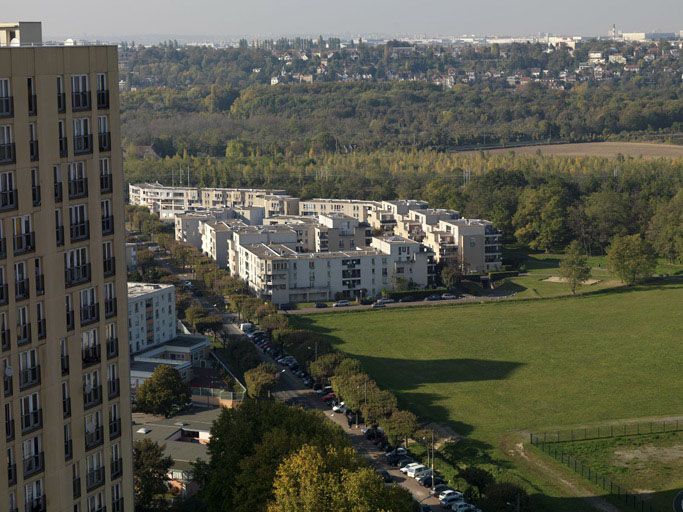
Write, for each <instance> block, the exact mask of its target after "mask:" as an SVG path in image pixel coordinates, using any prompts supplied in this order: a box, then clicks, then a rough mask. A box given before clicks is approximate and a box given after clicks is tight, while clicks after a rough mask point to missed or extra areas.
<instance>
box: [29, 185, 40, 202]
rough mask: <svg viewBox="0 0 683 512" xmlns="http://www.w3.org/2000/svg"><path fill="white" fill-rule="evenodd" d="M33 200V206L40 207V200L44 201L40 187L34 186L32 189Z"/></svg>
mask: <svg viewBox="0 0 683 512" xmlns="http://www.w3.org/2000/svg"><path fill="white" fill-rule="evenodd" d="M31 199H33V206H40V200H41V199H42V196H41V195H40V185H33V186H32V187H31Z"/></svg>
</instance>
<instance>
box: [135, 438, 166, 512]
mask: <svg viewBox="0 0 683 512" xmlns="http://www.w3.org/2000/svg"><path fill="white" fill-rule="evenodd" d="M172 465H173V459H172V458H171V457H169V456H166V455H164V446H163V445H159V444H158V443H155V442H154V441H152V440H150V439H140V440H137V441H135V442H134V443H133V490H134V493H135V496H134V498H135V510H136V512H154V511H157V510H159V511H160V510H164V509H165V508H166V505H167V504H166V501H165V499H164V495H165V494H166V493H167V492H168V486H167V482H168V472H169V470H170V469H171V466H172Z"/></svg>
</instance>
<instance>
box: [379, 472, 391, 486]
mask: <svg viewBox="0 0 683 512" xmlns="http://www.w3.org/2000/svg"><path fill="white" fill-rule="evenodd" d="M377 474H378V475H379V476H380V477H382V480H384V483H387V484H388V483H390V482H393V480H394V479H393V478H391V475H390V474H389V472H388V471H387V470H386V469H378V470H377Z"/></svg>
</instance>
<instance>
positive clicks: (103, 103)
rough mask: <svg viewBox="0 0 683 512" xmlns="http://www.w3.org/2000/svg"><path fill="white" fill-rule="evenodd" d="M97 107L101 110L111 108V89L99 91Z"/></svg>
mask: <svg viewBox="0 0 683 512" xmlns="http://www.w3.org/2000/svg"><path fill="white" fill-rule="evenodd" d="M97 108H98V109H100V110H104V109H108V108H109V89H104V90H101V91H97Z"/></svg>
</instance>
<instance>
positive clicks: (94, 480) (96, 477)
mask: <svg viewBox="0 0 683 512" xmlns="http://www.w3.org/2000/svg"><path fill="white" fill-rule="evenodd" d="M100 428H101V427H100ZM102 484H104V468H103V467H101V468H96V469H91V470H89V471H88V472H87V473H86V475H85V490H86V492H90V491H92V490H93V489H96V488H97V487H99V486H101V485H102Z"/></svg>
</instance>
